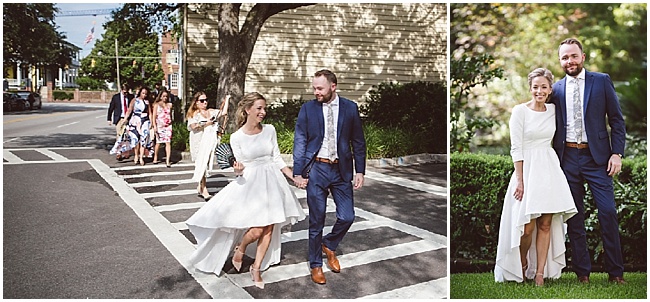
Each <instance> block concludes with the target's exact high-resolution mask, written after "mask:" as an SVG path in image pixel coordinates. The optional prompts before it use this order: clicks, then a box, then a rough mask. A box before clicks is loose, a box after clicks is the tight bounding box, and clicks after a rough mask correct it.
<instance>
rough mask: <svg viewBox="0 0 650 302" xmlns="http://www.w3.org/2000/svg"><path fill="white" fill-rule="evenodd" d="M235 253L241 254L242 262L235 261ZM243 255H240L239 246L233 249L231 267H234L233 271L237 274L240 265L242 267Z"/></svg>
mask: <svg viewBox="0 0 650 302" xmlns="http://www.w3.org/2000/svg"><path fill="white" fill-rule="evenodd" d="M237 253H240V254H242V261H235V255H236V254H237ZM243 255H244V253H242V252H241V251H240V250H239V246H237V247H235V254H233V255H232V266H233V267H235V270H236V271H237V272H239V270H241V265H242V263H243V260H244V256H243ZM251 269H252V268H251Z"/></svg>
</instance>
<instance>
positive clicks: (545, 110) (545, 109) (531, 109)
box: [523, 103, 548, 113]
mask: <svg viewBox="0 0 650 302" xmlns="http://www.w3.org/2000/svg"><path fill="white" fill-rule="evenodd" d="M523 105H524V107H526V108H528V110H530V111H532V112H539V113H544V112H547V111H548V106H546V104H544V111H538V110H535V109H533V108H530V107H528V104H527V103H525V104H523Z"/></svg>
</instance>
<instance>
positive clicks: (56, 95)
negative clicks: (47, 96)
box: [52, 90, 74, 101]
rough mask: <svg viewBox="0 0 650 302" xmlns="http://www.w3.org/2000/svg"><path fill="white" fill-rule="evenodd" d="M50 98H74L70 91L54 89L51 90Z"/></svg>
mask: <svg viewBox="0 0 650 302" xmlns="http://www.w3.org/2000/svg"><path fill="white" fill-rule="evenodd" d="M52 98H54V99H55V100H68V101H69V100H72V99H74V93H72V92H65V91H62V90H54V91H52Z"/></svg>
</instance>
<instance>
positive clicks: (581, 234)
mask: <svg viewBox="0 0 650 302" xmlns="http://www.w3.org/2000/svg"><path fill="white" fill-rule="evenodd" d="M562 170H564V174H565V175H566V178H567V180H568V181H569V187H570V188H571V194H572V195H573V201H574V202H575V205H576V208H577V209H578V214H576V215H575V216H573V217H571V218H570V219H569V220H568V221H567V225H568V234H569V242H570V244H571V264H572V266H573V270H574V272H575V273H576V274H577V275H578V276H589V273H590V272H591V257H590V256H589V251H588V249H587V235H586V231H585V209H584V196H585V187H584V182H585V181H587V184H589V189H590V190H591V193H592V195H593V198H594V201H595V202H596V207H597V208H598V221H599V223H600V232H601V234H602V239H603V248H604V250H605V270H606V271H607V272H608V273H609V275H610V276H613V277H622V276H623V254H622V252H621V240H620V235H619V232H618V218H617V215H616V203H615V201H614V185H613V180H612V177H610V176H609V175H607V166H606V165H598V164H596V162H595V161H594V159H593V157H592V156H591V153H590V151H589V149H588V148H587V149H575V148H564V155H563V156H562Z"/></svg>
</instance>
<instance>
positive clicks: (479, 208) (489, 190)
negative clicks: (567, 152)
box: [449, 153, 647, 266]
mask: <svg viewBox="0 0 650 302" xmlns="http://www.w3.org/2000/svg"><path fill="white" fill-rule="evenodd" d="M449 164H450V171H451V174H450V205H451V206H450V214H451V216H450V224H451V226H450V228H451V239H450V242H451V258H464V259H475V260H494V259H495V257H496V245H497V242H498V232H499V223H500V219H501V211H502V209H503V199H504V197H505V194H506V190H507V186H508V183H509V180H510V177H511V176H512V173H513V171H514V166H513V164H512V159H511V158H510V157H509V156H502V155H487V154H472V153H452V154H451V160H450V163H449ZM585 188H586V189H587V195H586V197H585V201H584V206H585V228H586V229H587V245H588V247H589V253H590V255H591V257H592V263H595V264H599V265H600V264H603V262H604V259H603V258H604V257H603V248H602V238H601V234H600V228H599V222H598V217H597V210H596V205H595V202H594V201H593V197H592V195H591V192H590V191H589V190H588V186H587V185H586V184H585ZM614 195H615V201H616V209H617V213H618V221H619V227H620V235H621V245H622V249H623V257H624V259H623V260H624V262H625V263H626V264H633V265H640V266H645V265H646V256H647V242H646V239H647V229H646V220H647V158H645V157H639V158H634V159H628V158H625V159H623V166H622V169H621V173H620V174H619V175H618V176H616V177H615V178H614ZM570 255H571V251H570V249H568V250H567V259H570Z"/></svg>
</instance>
